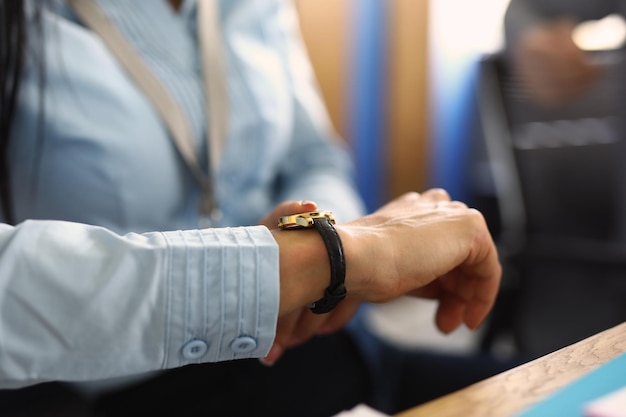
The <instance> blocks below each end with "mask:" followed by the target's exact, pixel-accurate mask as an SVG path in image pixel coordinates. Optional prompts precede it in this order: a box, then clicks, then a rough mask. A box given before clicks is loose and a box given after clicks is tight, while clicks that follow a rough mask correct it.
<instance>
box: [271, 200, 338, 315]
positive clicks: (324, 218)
mask: <svg viewBox="0 0 626 417" xmlns="http://www.w3.org/2000/svg"><path fill="white" fill-rule="evenodd" d="M334 224H335V217H334V216H333V214H332V213H331V212H330V211H309V212H306V213H298V214H292V215H289V216H283V217H281V218H279V219H278V227H279V228H280V229H283V230H295V229H303V228H314V229H315V230H317V231H318V232H319V234H320V236H322V240H323V241H324V244H325V245H326V251H327V252H328V257H329V259H330V285H329V286H328V288H326V291H324V296H323V297H322V298H320V299H319V300H317V301H315V302H314V303H312V304H311V305H309V309H310V310H311V311H312V312H313V313H315V314H324V313H328V312H330V311H332V310H333V309H334V308H335V307H337V304H339V303H340V302H341V300H343V299H344V298H346V293H347V291H346V287H345V280H346V260H345V257H344V254H343V245H342V244H341V239H340V237H339V233H337V230H336V229H335V226H334Z"/></svg>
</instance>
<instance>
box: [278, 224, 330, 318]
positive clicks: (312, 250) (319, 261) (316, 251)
mask: <svg viewBox="0 0 626 417" xmlns="http://www.w3.org/2000/svg"><path fill="white" fill-rule="evenodd" d="M272 233H273V234H274V239H276V242H277V243H278V246H279V258H280V260H279V262H280V269H279V270H280V308H279V316H280V315H283V314H286V313H290V312H292V311H294V310H296V309H299V308H302V307H304V306H306V305H307V304H310V303H313V302H314V301H316V300H319V299H320V298H321V297H322V295H323V294H324V290H325V289H326V288H327V287H328V285H329V283H330V261H329V259H328V252H327V251H326V246H325V245H324V242H323V240H322V238H321V236H320V235H319V233H318V232H317V231H316V230H314V229H299V230H289V231H286V230H273V231H272Z"/></svg>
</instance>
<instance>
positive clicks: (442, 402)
mask: <svg viewBox="0 0 626 417" xmlns="http://www.w3.org/2000/svg"><path fill="white" fill-rule="evenodd" d="M623 352H626V323H622V324H620V325H618V326H616V327H613V328H611V329H608V330H605V331H603V332H601V333H598V334H596V335H594V336H591V337H589V338H588V339H585V340H583V341H580V342H578V343H575V344H573V345H571V346H568V347H565V348H563V349H561V350H558V351H556V352H553V353H551V354H549V355H546V356H543V357H541V358H539V359H536V360H534V361H532V362H528V363H526V364H524V365H521V366H518V367H516V368H514V369H511V370H508V371H506V372H503V373H501V374H499V375H496V376H494V377H491V378H489V379H486V380H484V381H481V382H478V383H476V384H474V385H471V386H469V387H467V388H464V389H462V390H460V391H457V392H455V393H452V394H449V395H446V396H444V397H441V398H438V399H436V400H433V401H430V402H428V403H425V404H422V405H420V406H417V407H415V408H412V409H410V410H407V411H404V412H402V413H399V414H396V417H509V416H514V415H515V414H516V413H519V412H521V411H523V410H524V409H525V408H527V407H529V406H531V405H532V404H535V403H537V402H538V401H540V400H542V399H543V398H545V397H547V396H548V395H549V394H551V393H553V392H555V391H556V390H558V389H559V388H562V387H564V386H566V385H567V384H569V383H571V382H573V381H574V380H576V379H577V378H579V377H581V376H583V375H584V374H586V373H587V372H589V371H591V370H593V369H595V368H597V367H598V366H600V365H602V364H604V363H606V362H608V361H609V360H611V359H613V358H615V357H616V356H618V355H619V354H621V353H623Z"/></svg>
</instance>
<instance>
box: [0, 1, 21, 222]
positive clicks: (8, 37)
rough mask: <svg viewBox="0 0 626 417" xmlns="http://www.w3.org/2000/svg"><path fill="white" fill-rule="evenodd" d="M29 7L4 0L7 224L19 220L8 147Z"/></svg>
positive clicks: (0, 73)
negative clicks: (13, 192)
mask: <svg viewBox="0 0 626 417" xmlns="http://www.w3.org/2000/svg"><path fill="white" fill-rule="evenodd" d="M25 7H26V6H25V5H24V2H23V1H22V0H0V37H1V39H0V88H2V91H1V94H0V204H1V206H2V210H3V212H4V219H5V221H6V222H7V223H13V222H14V219H15V214H14V212H13V204H12V197H11V194H12V193H11V173H10V169H9V160H8V158H9V157H8V149H9V138H10V134H11V125H12V122H13V117H14V114H15V106H16V102H17V94H18V91H19V86H20V77H21V74H22V69H23V67H24V56H25V48H26V17H25V15H26V13H25Z"/></svg>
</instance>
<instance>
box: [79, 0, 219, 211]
mask: <svg viewBox="0 0 626 417" xmlns="http://www.w3.org/2000/svg"><path fill="white" fill-rule="evenodd" d="M69 3H70V4H71V6H72V7H73V8H74V11H75V12H76V13H77V14H78V16H80V18H81V19H82V20H83V21H84V22H85V24H86V25H87V26H88V27H90V28H91V29H92V30H93V31H94V32H95V33H97V34H98V36H99V37H100V38H101V39H102V41H103V42H104V44H105V45H106V46H107V47H108V48H109V50H110V51H111V53H112V54H113V55H114V56H115V57H116V58H117V59H118V61H119V62H120V64H121V65H122V66H123V67H124V68H125V69H126V71H127V72H128V73H129V75H130V76H131V77H132V78H133V79H134V81H135V83H136V84H137V86H138V87H139V88H140V89H141V90H142V91H143V92H144V94H145V95H146V97H147V98H148V99H149V100H150V101H151V102H152V104H153V105H154V107H155V109H156V111H157V112H158V113H159V115H160V116H161V118H162V119H163V121H164V123H165V124H166V126H167V128H168V130H169V131H170V137H171V138H172V140H173V142H174V144H175V146H176V148H177V149H178V152H179V153H180V155H181V157H182V158H183V160H184V161H185V163H186V164H187V166H188V167H189V169H190V170H191V172H192V173H193V175H194V178H195V179H196V181H197V182H198V184H199V185H200V188H201V191H202V198H201V201H200V213H201V214H202V215H203V217H205V218H208V219H209V220H210V219H211V218H215V217H216V216H219V211H218V209H217V203H216V198H215V190H214V184H213V177H214V176H215V174H216V173H217V168H218V165H219V160H220V157H221V154H222V151H223V148H224V142H225V140H226V135H227V129H228V92H227V87H226V81H225V80H226V71H225V69H224V67H223V62H224V61H223V56H222V50H221V36H220V31H219V17H218V13H219V10H218V8H219V6H218V3H217V0H198V37H199V39H200V42H199V43H200V49H201V55H202V66H203V76H204V87H205V88H204V89H205V99H206V111H207V121H208V128H207V141H208V145H207V150H208V153H209V158H208V161H209V164H210V167H209V171H208V172H207V173H205V172H204V171H203V170H202V168H201V166H200V162H199V161H198V157H197V155H196V152H195V150H194V144H193V134H192V130H191V128H190V126H189V122H188V120H187V118H186V116H185V114H184V112H183V110H182V109H181V108H180V106H179V105H178V103H177V102H176V100H174V98H173V97H172V95H171V94H170V92H169V91H168V90H167V89H166V87H165V86H164V85H163V83H162V82H161V81H160V80H159V79H158V78H157V77H156V75H154V73H153V72H152V71H151V70H150V68H149V67H148V66H147V65H146V64H145V62H143V60H142V59H141V57H140V56H139V54H137V52H136V51H135V49H134V48H133V47H132V45H130V43H129V42H128V41H127V40H126V38H124V35H123V34H122V33H121V32H120V31H119V30H118V29H117V28H116V27H115V26H114V25H113V23H112V22H111V21H109V19H108V18H107V16H106V15H105V13H104V12H103V11H102V10H101V9H100V7H99V6H98V5H97V3H96V2H95V0H69Z"/></svg>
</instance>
